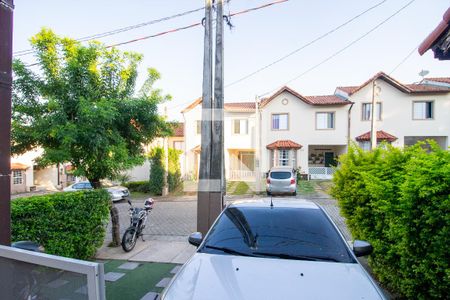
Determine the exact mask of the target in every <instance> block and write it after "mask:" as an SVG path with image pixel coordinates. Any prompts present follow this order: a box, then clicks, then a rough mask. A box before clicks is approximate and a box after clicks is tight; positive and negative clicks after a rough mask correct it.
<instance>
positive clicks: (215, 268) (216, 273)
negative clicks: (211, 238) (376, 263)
mask: <svg viewBox="0 0 450 300" xmlns="http://www.w3.org/2000/svg"><path fill="white" fill-rule="evenodd" d="M164 296H165V297H164V298H163V299H164V300H172V299H177V300H183V299H196V300H197V299H198V300H200V299H215V300H219V299H234V300H238V299H246V300H247V299H258V300H259V299H365V300H367V299H383V297H382V295H381V294H380V293H379V292H378V290H377V288H376V287H375V286H374V284H373V283H372V281H371V279H370V278H369V277H368V275H367V274H366V273H365V272H364V271H363V269H362V267H361V265H359V264H356V263H353V264H347V263H335V262H315V261H300V260H288V259H271V258H253V257H242V256H233V255H213V254H204V253H196V254H195V255H194V256H193V257H192V258H191V260H190V261H189V262H188V263H187V264H186V265H185V266H184V267H183V268H182V269H181V270H180V272H179V273H178V274H177V276H176V277H175V279H174V280H173V281H172V283H171V285H170V286H169V288H168V290H167V291H166V293H165V294H164Z"/></svg>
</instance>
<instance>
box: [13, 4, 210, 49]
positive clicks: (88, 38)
mask: <svg viewBox="0 0 450 300" xmlns="http://www.w3.org/2000/svg"><path fill="white" fill-rule="evenodd" d="M203 9H205V8H204V7H200V8H196V9H192V10H188V11H185V12H181V13H178V14H175V15H172V16H168V17H164V18H160V19H156V20H151V21H148V22H144V23H139V24H135V25H131V26H127V27H122V28H118V29H114V30H110V31H106V32H102V33H97V34H93V35H88V36H84V37H81V38H78V39H76V40H77V41H79V42H87V41H91V40H94V39H100V38H104V37H107V36H111V35H115V34H119V33H123V32H126V31H130V30H133V29H137V28H141V27H144V26H149V25H153V24H157V23H160V22H164V21H168V20H172V19H175V18H179V17H183V16H186V15H189V14H192V13H195V12H197V11H200V10H203ZM34 52H35V51H34V50H33V49H27V50H20V51H16V52H14V56H15V57H19V56H24V55H28V54H32V53H34Z"/></svg>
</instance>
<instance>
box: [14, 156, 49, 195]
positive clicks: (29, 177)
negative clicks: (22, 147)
mask: <svg viewBox="0 0 450 300" xmlns="http://www.w3.org/2000/svg"><path fill="white" fill-rule="evenodd" d="M41 154H42V149H36V150H31V151H28V152H26V153H24V154H22V155H16V156H12V157H11V162H14V163H22V164H25V165H27V166H28V169H27V170H26V171H25V176H26V186H27V190H28V191H29V190H30V187H31V186H33V185H35V184H34V172H33V165H34V163H35V159H36V158H37V157H39V156H40V155H41Z"/></svg>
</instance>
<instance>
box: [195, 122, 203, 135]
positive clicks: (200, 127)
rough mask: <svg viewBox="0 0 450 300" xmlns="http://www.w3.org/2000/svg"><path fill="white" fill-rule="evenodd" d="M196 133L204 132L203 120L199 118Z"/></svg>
mask: <svg viewBox="0 0 450 300" xmlns="http://www.w3.org/2000/svg"><path fill="white" fill-rule="evenodd" d="M195 130H196V133H197V134H201V133H202V121H200V120H197V125H196V127H195Z"/></svg>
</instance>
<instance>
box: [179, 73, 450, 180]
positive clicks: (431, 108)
mask: <svg viewBox="0 0 450 300" xmlns="http://www.w3.org/2000/svg"><path fill="white" fill-rule="evenodd" d="M372 97H375V99H376V106H375V112H374V114H375V117H376V118H375V128H376V131H377V141H378V143H380V142H382V141H385V142H387V143H392V144H393V145H395V146H399V147H403V146H408V145H412V144H415V143H416V142H418V141H421V140H425V139H433V140H435V141H436V142H437V143H438V144H439V145H440V146H441V147H442V148H447V147H448V146H449V136H450V78H427V79H424V80H422V81H421V82H419V83H414V84H402V83H400V82H398V81H397V80H395V79H394V78H392V77H390V76H388V75H387V74H385V73H383V72H380V73H377V74H376V75H375V76H373V77H372V78H370V79H369V80H367V81H366V82H364V83H363V84H361V85H358V86H346V87H337V88H336V90H335V92H334V94H331V95H322V96H303V95H301V94H300V93H298V92H297V91H294V90H292V89H290V88H289V87H283V88H281V89H280V90H278V91H277V92H276V93H274V94H273V95H272V96H270V97H268V98H264V99H261V100H260V101H258V102H240V103H226V104H225V107H224V110H225V111H224V118H225V119H224V146H225V169H226V171H225V173H226V177H227V179H228V180H247V181H251V180H255V179H256V178H259V177H260V176H262V174H263V173H264V172H266V171H267V170H269V169H270V168H271V167H273V166H280V165H285V166H292V167H293V168H300V171H301V172H303V173H306V174H309V175H310V176H311V178H330V177H331V175H332V172H333V169H332V166H333V165H335V164H336V159H337V157H338V156H339V155H341V154H342V153H345V152H346V151H347V147H348V145H349V143H351V142H355V143H357V144H358V145H359V146H361V147H362V148H363V149H369V148H370V128H371V115H372V111H371V110H372ZM199 104H201V99H197V100H195V101H194V102H193V103H192V104H190V105H189V106H188V107H186V108H185V109H184V110H183V111H182V114H183V118H184V122H185V126H184V128H185V133H184V136H185V148H184V155H185V161H184V164H185V165H184V170H185V174H186V175H188V176H187V177H193V178H196V176H197V174H198V166H199V158H200V156H199V154H200V151H201V149H200V138H201V135H200V120H201V105H199Z"/></svg>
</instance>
